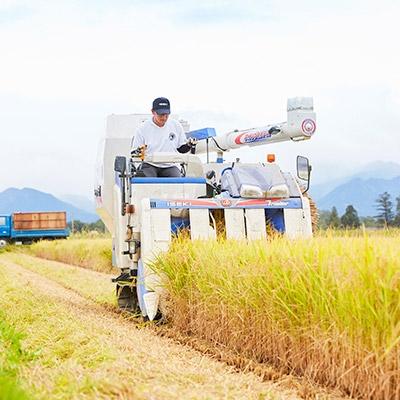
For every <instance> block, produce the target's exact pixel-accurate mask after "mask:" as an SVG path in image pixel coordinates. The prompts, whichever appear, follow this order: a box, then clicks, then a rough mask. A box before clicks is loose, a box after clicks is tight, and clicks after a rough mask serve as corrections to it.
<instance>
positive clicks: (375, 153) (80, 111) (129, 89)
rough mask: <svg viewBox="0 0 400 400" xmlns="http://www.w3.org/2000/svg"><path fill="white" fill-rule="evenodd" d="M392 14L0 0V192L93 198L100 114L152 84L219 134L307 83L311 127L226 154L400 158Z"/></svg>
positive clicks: (321, 170) (321, 168)
mask: <svg viewBox="0 0 400 400" xmlns="http://www.w3.org/2000/svg"><path fill="white" fill-rule="evenodd" d="M399 15H400V2H398V1H390V0H382V1H379V2H378V1H369V0H364V1H356V0H354V1H344V0H336V1H315V0H305V1H301V2H299V1H292V0H287V1H285V0H265V1H261V0H247V1H246V2H244V1H235V0H232V1H223V0H221V1H210V0H203V1H201V2H199V1H192V0H186V1H183V0H163V1H161V0H159V1H157V0H154V1H151V0H147V1H143V0H136V1H135V0H86V1H78V0H69V1H62V0H52V1H51V2H50V1H44V0H43V1H42V0H0V55H1V62H0V154H1V155H0V191H2V190H5V189H7V188H8V187H19V188H22V187H32V188H35V189H38V190H42V191H45V192H49V193H53V194H56V195H59V194H77V195H83V196H86V197H89V198H91V197H92V193H93V184H94V169H95V161H96V153H97V144H98V141H99V139H100V138H101V136H102V135H104V132H105V123H106V118H107V115H109V114H111V113H114V114H128V113H146V112H149V110H150V108H151V102H152V100H153V99H154V98H155V97H159V96H166V97H168V98H169V99H170V100H171V105H172V109H173V112H174V113H176V114H179V116H180V117H182V118H184V119H186V120H188V121H189V122H190V124H191V128H192V129H197V128H202V127H208V126H211V127H215V128H216V130H217V133H219V134H222V133H224V132H227V131H231V130H233V129H246V128H250V127H256V126H263V125H267V124H273V123H277V122H281V121H284V120H285V119H286V101H287V98H288V97H295V96H312V97H313V98H314V109H315V111H316V113H317V131H316V133H315V134H314V136H313V138H312V139H311V140H309V141H306V142H302V143H280V144H276V145H270V146H262V147H258V148H256V149H249V148H247V149H244V150H241V151H240V152H239V154H238V152H235V153H233V154H227V155H226V158H227V159H234V158H235V157H238V156H239V157H240V158H241V159H242V161H264V160H265V155H266V154H267V153H271V152H274V153H275V154H276V158H277V162H278V163H279V164H280V165H281V168H282V169H284V170H294V168H295V156H296V155H297V154H303V155H305V156H307V157H309V158H310V160H311V163H312V165H313V179H314V183H321V182H326V181H328V180H330V179H333V178H336V177H339V176H341V175H345V174H349V173H352V172H354V171H355V170H357V169H360V168H361V167H362V166H363V165H365V164H367V163H369V162H372V161H376V160H383V161H393V162H400V113H399V111H398V110H399V108H400V51H399V49H398V43H397V41H398V39H396V38H399V37H400V24H399V23H398V16H399Z"/></svg>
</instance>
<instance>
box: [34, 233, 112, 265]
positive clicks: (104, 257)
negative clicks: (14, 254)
mask: <svg viewBox="0 0 400 400" xmlns="http://www.w3.org/2000/svg"><path fill="white" fill-rule="evenodd" d="M111 246H112V244H111V238H109V237H100V238H98V237H90V236H89V235H81V234H78V235H73V236H72V237H70V238H68V239H67V240H54V241H45V240H43V241H40V242H36V243H34V244H32V245H31V246H30V248H29V253H31V254H33V255H35V256H37V257H41V258H45V259H48V260H57V261H61V262H64V263H66V264H73V265H77V266H79V267H83V268H89V269H92V270H95V271H98V272H118V270H117V269H115V268H113V266H112V262H111V261H112V260H111V258H112V249H111Z"/></svg>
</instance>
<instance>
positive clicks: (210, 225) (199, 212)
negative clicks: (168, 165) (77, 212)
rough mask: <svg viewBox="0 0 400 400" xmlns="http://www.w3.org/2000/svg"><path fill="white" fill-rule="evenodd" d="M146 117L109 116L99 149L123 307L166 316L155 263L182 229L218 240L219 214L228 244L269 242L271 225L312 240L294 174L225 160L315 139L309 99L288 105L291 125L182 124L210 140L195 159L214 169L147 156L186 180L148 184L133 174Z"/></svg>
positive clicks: (184, 159) (173, 156) (183, 158)
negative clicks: (226, 127) (134, 149)
mask: <svg viewBox="0 0 400 400" xmlns="http://www.w3.org/2000/svg"><path fill="white" fill-rule="evenodd" d="M171 117H172V118H174V116H171ZM148 118H151V115H150V114H148V115H147V114H133V115H111V116H109V117H108V119H107V129H106V136H105V138H104V139H103V140H102V142H101V145H100V146H99V153H98V163H97V171H96V179H97V182H96V187H95V198H96V206H97V212H98V214H99V215H100V217H101V219H102V220H103V221H104V223H105V225H106V227H107V229H108V230H109V231H110V232H111V234H112V239H113V264H114V265H115V266H117V267H118V268H120V269H121V271H122V273H121V275H120V276H119V277H118V278H116V279H115V280H114V281H115V282H116V283H117V296H118V301H119V305H120V307H121V308H126V309H128V310H130V311H138V312H139V311H140V312H141V314H142V315H143V316H145V317H148V318H149V319H150V320H152V319H154V318H155V317H156V315H157V314H158V312H159V310H160V297H161V294H162V286H161V284H160V279H159V276H158V275H156V274H155V273H154V272H153V271H152V269H151V263H152V262H153V261H154V259H155V257H157V255H159V254H160V252H165V251H167V250H168V248H169V244H170V242H171V240H172V238H173V236H174V235H175V234H179V230H180V229H181V228H185V229H187V230H189V232H190V237H191V239H192V240H196V239H215V238H216V236H217V229H218V224H216V221H215V218H214V214H213V212H214V210H218V209H222V210H223V222H224V229H225V232H226V237H227V238H228V239H238V240H240V239H243V240H244V239H248V240H256V239H265V238H266V237H267V224H268V223H269V224H271V225H272V226H273V227H275V229H277V230H278V231H280V232H282V233H284V234H285V235H287V236H288V237H290V238H297V237H301V238H307V237H310V236H312V229H311V215H310V204H309V201H308V199H307V197H305V196H303V194H302V191H301V189H300V187H299V185H298V183H297V180H296V179H295V178H294V177H293V176H292V175H291V174H290V173H284V172H282V171H281V170H280V168H279V166H278V165H277V164H275V163H274V162H271V163H266V164H263V163H258V164H257V163H254V164H248V163H235V164H232V162H229V163H228V162H222V153H223V152H226V151H229V150H231V149H235V148H239V147H241V146H244V145H246V146H257V145H263V144H268V143H276V142H281V141H287V140H293V141H299V140H305V139H309V138H310V137H311V136H312V134H313V133H314V131H315V113H314V111H313V103H312V99H311V98H295V99H289V100H288V118H287V122H285V123H281V124H275V125H268V126H265V127H262V128H254V129H248V130H245V131H234V132H229V133H227V134H225V135H222V136H213V134H212V131H213V130H212V129H210V128H207V129H204V130H199V131H192V132H189V126H188V124H187V123H186V122H185V121H181V123H182V124H183V126H184V129H185V131H186V132H187V135H188V137H196V138H197V139H204V140H200V141H199V143H198V144H197V146H196V151H195V152H196V154H199V153H205V152H207V156H208V153H209V152H217V153H218V159H217V162H208V163H202V162H201V160H200V158H199V157H198V156H197V155H196V154H180V153H154V154H152V155H148V156H145V158H144V161H146V162H151V163H163V162H174V163H176V164H178V165H179V164H180V165H182V166H183V170H184V171H185V174H184V175H185V176H183V177H181V178H147V177H142V176H139V174H138V173H137V171H135V167H134V166H135V165H137V164H138V163H139V162H140V161H141V160H140V159H138V158H134V159H132V158H131V153H130V151H131V143H132V138H133V135H134V133H135V130H136V128H137V127H138V126H139V125H140V124H141V123H142V122H143V121H145V120H146V119H148ZM175 118H176V117H175ZM207 158H208V157H207ZM210 170H212V171H213V173H212V174H211V175H208V174H207V172H208V171H210ZM307 172H308V173H309V167H308V164H307ZM211 176H212V178H211ZM206 177H207V179H206ZM211 180H212V181H211ZM213 182H214V183H213ZM216 183H218V185H217V184H216ZM218 188H219V190H218V191H216V190H215V189H218ZM221 189H222V190H221ZM220 215H221V213H220Z"/></svg>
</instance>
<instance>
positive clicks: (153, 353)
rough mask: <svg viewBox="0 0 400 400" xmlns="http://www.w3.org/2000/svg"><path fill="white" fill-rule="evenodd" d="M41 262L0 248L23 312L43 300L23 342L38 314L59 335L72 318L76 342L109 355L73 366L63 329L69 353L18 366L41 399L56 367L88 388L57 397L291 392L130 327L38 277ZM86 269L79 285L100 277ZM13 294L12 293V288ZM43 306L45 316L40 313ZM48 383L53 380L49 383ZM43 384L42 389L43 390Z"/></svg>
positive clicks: (0, 263)
mask: <svg viewBox="0 0 400 400" xmlns="http://www.w3.org/2000/svg"><path fill="white" fill-rule="evenodd" d="M24 258H25V259H24ZM32 260H34V262H32ZM24 262H26V263H27V264H29V266H28V267H27V268H25V267H24V266H23V265H24ZM44 263H51V262H48V261H44V260H41V259H34V258H32V257H26V256H18V262H16V258H15V255H10V254H2V255H0V272H2V273H3V274H4V275H5V279H8V281H7V282H11V283H10V285H11V284H12V285H13V288H14V289H15V293H19V290H20V292H21V294H22V295H23V296H24V297H25V299H21V302H22V303H23V302H26V303H24V307H25V310H26V313H28V311H29V306H30V305H31V303H32V302H35V301H37V303H38V304H43V305H44V304H46V307H47V305H49V306H48V307H47V308H46V307H43V310H42V312H41V311H40V310H37V308H38V307H37V306H35V305H33V306H32V310H36V317H35V319H32V320H31V321H30V325H26V327H27V328H26V329H27V330H28V335H27V339H26V342H27V347H28V348H29V347H33V346H34V345H35V344H36V345H38V344H39V342H38V341H39V339H37V338H36V339H35V340H34V341H33V340H31V341H30V336H29V327H31V328H32V326H34V324H35V323H36V324H37V327H35V330H34V331H33V330H32V331H31V332H32V335H33V336H35V334H37V332H39V331H40V326H39V325H38V324H39V322H40V320H41V318H42V319H43V321H44V323H47V324H48V326H49V327H51V326H54V336H55V337H60V335H61V333H58V330H57V329H59V328H60V327H61V326H64V325H68V321H73V323H74V326H77V327H79V329H75V331H76V330H79V331H80V332H79V333H80V335H81V336H83V338H82V337H80V339H79V340H80V341H79V343H81V345H82V343H83V345H82V346H84V348H86V347H87V346H90V345H91V343H92V342H91V341H93V344H94V346H93V347H95V348H96V351H97V353H99V346H101V347H102V348H104V353H105V354H108V355H109V356H108V359H106V360H105V361H104V362H100V361H97V358H96V363H93V364H94V367H93V366H92V364H90V367H89V366H88V365H87V364H85V361H86V360H85V359H84V358H83V359H82V360H83V361H82V362H81V365H80V363H79V361H76V360H75V359H74V358H73V355H74V351H75V352H76V351H78V350H77V348H76V344H75V342H73V339H74V335H75V334H77V332H75V331H74V332H73V334H72V335H71V333H69V336H65V337H67V338H68V340H70V341H72V342H73V343H69V346H70V347H75V349H73V350H74V351H72V349H71V350H69V351H70V352H72V353H71V357H68V356H65V355H63V357H64V358H63V359H62V360H60V357H59V355H58V353H57V357H56V359H55V361H53V359H51V361H47V364H48V363H49V362H52V363H54V365H55V366H56V367H55V368H48V365H47V364H46V363H43V362H41V359H40V357H39V359H38V360H36V361H35V362H34V363H33V364H32V365H31V366H27V367H26V369H25V370H24V371H22V375H23V377H24V378H25V379H27V382H28V383H30V384H32V385H33V386H34V387H36V388H37V390H38V393H40V394H41V396H43V398H46V396H49V397H47V398H51V396H52V393H53V392H52V390H56V389H57V386H56V385H57V381H58V376H57V373H60V372H61V371H64V372H65V371H67V372H68V373H70V374H71V375H73V374H74V373H76V374H77V376H78V375H79V379H80V380H79V382H81V381H82V379H81V378H82V376H83V377H84V375H85V373H87V374H88V376H90V380H91V382H94V383H93V384H92V386H90V387H89V388H86V386H85V391H84V394H83V392H82V396H80V395H79V392H77V391H76V390H75V389H74V388H73V387H71V386H68V390H70V391H71V393H72V395H71V396H70V395H69V394H68V393H66V394H65V396H64V397H63V395H62V393H60V394H59V395H57V398H85V399H86V398H124V399H178V398H179V399H297V398H299V397H298V396H296V395H295V394H294V393H293V392H290V391H286V390H284V389H281V388H279V387H277V386H276V384H273V383H271V382H262V381H261V379H260V378H259V377H258V376H256V375H255V374H253V373H243V372H242V373H238V372H235V371H234V370H233V368H230V367H228V366H227V365H226V364H224V363H221V362H218V361H215V360H213V359H212V358H210V357H209V356H205V355H203V354H201V353H200V352H197V351H195V350H193V349H191V348H189V347H187V346H183V345H179V344H176V343H175V342H174V341H172V340H170V339H167V338H163V337H160V336H158V335H157V334H156V333H155V332H154V331H153V330H152V329H151V328H146V327H143V326H142V327H141V326H138V325H137V324H135V323H133V322H132V321H129V320H127V319H126V318H124V317H123V316H119V315H117V314H115V313H113V312H111V311H108V310H107V309H106V308H105V307H103V306H101V305H99V304H97V303H96V302H94V301H91V300H89V299H87V298H85V297H83V296H81V295H80V294H78V293H76V292H75V291H73V290H71V289H67V288H66V287H64V286H65V285H63V286H62V285H61V284H59V283H57V282H55V280H52V279H48V278H47V277H45V276H43V275H42V273H43V271H41V270H40V268H39V267H40V265H41V264H44ZM34 264H36V265H37V266H38V272H39V273H37V272H33V271H32V270H31V269H32V268H33V267H34ZM54 264H58V263H54ZM64 266H65V264H64ZM64 268H66V267H64ZM88 272H89V275H91V274H90V273H91V271H85V274H87V273H88ZM91 276H92V280H91V282H86V284H92V285H96V280H98V279H99V278H101V279H103V278H104V277H102V276H101V275H100V274H96V273H93V275H91ZM79 279H80V277H78V276H77V277H76V281H77V283H78V281H79ZM25 288H26V289H25ZM21 289H23V290H21ZM8 290H9V293H10V296H11V295H13V293H14V292H12V289H8ZM30 293H32V297H33V299H30V298H29V294H30ZM14 295H15V296H17V294H14ZM22 303H21V305H22ZM49 307H50V308H49ZM51 307H53V308H51ZM47 310H48V315H45V314H46V311H47ZM18 312H22V311H18ZM26 313H25V314H24V315H25V317H26V316H27V314H26ZM10 316H11V314H10ZM21 319H22V317H20V318H19V319H16V323H17V324H18V321H21ZM21 324H22V322H21ZM21 326H22V325H21ZM32 329H33V328H32ZM49 329H50V328H49ZM42 336H43V335H42ZM42 336H41V337H40V338H42ZM41 340H42V339H41ZM46 340H47V342H46V344H47V346H48V347H47V348H46V351H48V352H49V354H47V357H50V352H51V350H52V346H53V342H52V341H50V339H49V338H48V337H47V336H46ZM56 344H57V345H58V346H59V347H62V346H63V342H62V341H58V342H57V343H56ZM85 346H86V347H85ZM57 349H58V347H57ZM58 351H59V350H58ZM97 353H96V354H97ZM68 354H69V353H68ZM99 354H100V353H99ZM79 356H80V355H79ZM105 358H107V357H105ZM78 359H79V357H78ZM46 360H47V359H46ZM60 363H61V364H60ZM43 364H44V365H43ZM68 376H69V375H68ZM88 379H89V378H88ZM44 382H46V383H44ZM49 382H50V383H49ZM51 382H53V386H52V384H51ZM46 386H47V387H48V389H46ZM91 388H92V389H91ZM46 390H47V392H46ZM74 390H75V391H74ZM41 396H39V397H41Z"/></svg>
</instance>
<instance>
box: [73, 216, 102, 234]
mask: <svg viewBox="0 0 400 400" xmlns="http://www.w3.org/2000/svg"><path fill="white" fill-rule="evenodd" d="M68 229H69V230H70V231H71V232H72V233H83V232H93V231H96V232H99V233H105V232H106V227H105V225H104V223H103V221H102V220H101V219H99V220H97V221H96V222H92V223H85V222H82V221H79V220H73V221H70V222H68Z"/></svg>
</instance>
